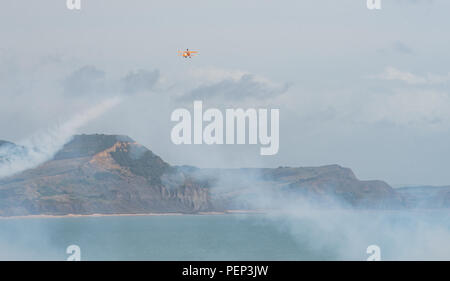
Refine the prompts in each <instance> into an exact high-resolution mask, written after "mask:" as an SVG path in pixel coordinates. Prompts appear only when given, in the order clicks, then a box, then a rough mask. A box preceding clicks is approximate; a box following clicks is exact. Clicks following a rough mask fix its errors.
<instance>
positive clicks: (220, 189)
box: [0, 135, 404, 216]
mask: <svg viewBox="0 0 450 281" xmlns="http://www.w3.org/2000/svg"><path fill="white" fill-rule="evenodd" d="M8 145H11V144H8ZM279 195H281V196H285V197H287V198H290V199H292V200H297V199H298V200H299V202H301V201H300V199H304V198H307V199H308V200H311V201H315V202H319V203H321V204H322V205H327V204H329V203H334V202H335V201H336V202H339V204H341V203H342V204H341V205H345V206H350V207H360V208H397V207H402V206H403V205H404V198H403V197H402V195H400V194H399V193H397V192H396V191H395V190H394V189H392V188H391V187H390V186H389V185H387V184H386V183H384V182H381V181H360V180H358V179H357V178H356V177H355V175H354V174H353V172H352V171H351V170H350V169H347V168H343V167H340V166H338V165H330V166H323V167H309V168H308V167H307V168H290V167H280V168H277V169H198V168H195V167H185V166H183V167H175V166H171V165H169V164H168V163H166V162H164V161H163V160H162V159H161V158H160V157H159V156H157V155H155V154H154V153H153V152H152V151H150V150H148V149H147V148H145V147H144V146H142V145H140V144H138V143H136V142H135V141H134V140H132V139H131V138H129V137H127V136H118V135H78V136H75V137H74V138H73V140H72V141H71V142H69V143H67V144H66V145H65V146H64V147H63V149H62V150H61V151H59V152H58V153H57V154H56V155H55V156H54V158H53V159H52V160H51V161H47V162H45V163H44V164H42V165H40V166H38V167H35V168H33V169H29V170H27V171H25V172H22V173H20V174H17V175H14V176H10V177H7V178H2V179H0V216H18V215H33V214H49V215H66V214H95V213H99V214H119V213H126V214H135V213H151V212H157V213H170V212H182V213H197V212H203V211H222V210H225V209H230V208H244V209H252V208H255V207H258V205H257V204H253V203H254V201H255V200H261V198H262V197H264V196H266V199H267V196H268V197H271V196H279Z"/></svg>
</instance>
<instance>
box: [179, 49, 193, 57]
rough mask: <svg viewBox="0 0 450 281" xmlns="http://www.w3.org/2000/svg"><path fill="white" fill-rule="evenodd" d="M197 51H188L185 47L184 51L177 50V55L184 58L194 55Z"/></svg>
mask: <svg viewBox="0 0 450 281" xmlns="http://www.w3.org/2000/svg"><path fill="white" fill-rule="evenodd" d="M197 53H198V52H197V51H189V49H186V51H178V55H179V56H182V57H184V58H191V57H192V56H195V54H197Z"/></svg>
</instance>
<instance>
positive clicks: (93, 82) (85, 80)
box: [63, 65, 106, 95]
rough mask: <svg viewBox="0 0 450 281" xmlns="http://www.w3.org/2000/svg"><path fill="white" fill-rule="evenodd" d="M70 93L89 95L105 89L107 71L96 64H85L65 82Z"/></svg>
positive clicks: (65, 89)
mask: <svg viewBox="0 0 450 281" xmlns="http://www.w3.org/2000/svg"><path fill="white" fill-rule="evenodd" d="M63 86H64V92H65V93H66V94H69V95H89V94H94V93H99V92H104V91H105V86H106V81H105V72H104V71H102V70H99V69H98V68H96V67H95V66H92V65H86V66H83V67H81V68H79V69H77V70H76V71H74V72H73V73H72V74H70V75H69V76H68V77H67V78H66V79H65V80H64V82H63Z"/></svg>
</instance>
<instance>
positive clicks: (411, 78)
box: [372, 66, 450, 85]
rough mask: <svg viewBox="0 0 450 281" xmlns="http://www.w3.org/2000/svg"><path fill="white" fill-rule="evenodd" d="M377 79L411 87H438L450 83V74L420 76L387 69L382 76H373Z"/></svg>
mask: <svg viewBox="0 0 450 281" xmlns="http://www.w3.org/2000/svg"><path fill="white" fill-rule="evenodd" d="M372 77H373V78H376V79H381V80H389V81H401V82H404V83H406V84H410V85H425V84H428V85H436V84H443V83H446V82H449V81H450V73H448V74H447V75H436V74H430V73H428V74H427V75H424V76H420V75H416V74H413V73H411V72H407V71H401V70H399V69H397V68H395V67H392V66H389V67H387V68H386V69H385V70H384V71H383V72H382V73H381V74H378V75H374V76H372Z"/></svg>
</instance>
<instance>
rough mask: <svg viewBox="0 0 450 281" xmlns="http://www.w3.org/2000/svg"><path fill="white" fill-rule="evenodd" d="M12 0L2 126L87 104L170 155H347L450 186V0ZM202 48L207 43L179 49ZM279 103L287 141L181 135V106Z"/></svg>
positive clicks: (58, 115) (5, 134)
mask: <svg viewBox="0 0 450 281" xmlns="http://www.w3.org/2000/svg"><path fill="white" fill-rule="evenodd" d="M81 2H82V9H81V11H71V10H68V9H67V8H66V6H65V1H64V0H46V1H25V0H3V1H2V2H1V7H0V94H1V97H2V99H1V101H2V102H1V103H0V128H1V130H0V139H5V140H10V141H15V142H18V141H21V140H24V139H27V138H28V137H29V136H30V135H33V134H35V133H39V132H41V131H45V130H47V129H48V128H50V127H52V126H54V125H55V124H58V123H59V122H63V121H64V120H67V119H69V118H71V116H73V115H75V114H77V113H79V112H80V111H82V110H83V109H85V108H88V107H89V106H91V105H93V104H95V103H99V102H103V101H105V100H108V99H111V98H114V97H116V96H121V97H123V98H122V102H121V103H120V104H119V105H117V106H116V107H114V108H113V109H111V110H110V111H108V112H107V113H106V114H104V115H102V116H101V117H100V118H98V119H96V120H93V121H92V122H90V123H88V124H87V125H86V126H84V127H83V128H81V129H79V133H117V134H126V135H129V136H130V137H132V138H134V139H135V140H137V141H138V142H140V143H142V144H144V145H146V146H147V147H148V148H149V149H151V150H152V151H153V152H155V153H156V154H158V155H160V156H161V157H162V158H163V159H164V160H166V161H168V162H169V163H171V164H190V165H196V166H200V167H263V166H264V167H277V166H316V165H326V164H334V163H336V164H340V165H343V166H346V167H350V168H352V169H353V170H354V171H355V173H356V175H357V176H358V177H359V178H361V179H382V180H386V181H387V182H388V183H390V184H393V185H399V184H450V173H449V172H448V168H449V167H450V145H449V143H450V133H449V129H450V92H449V90H450V55H449V52H448V50H450V36H449V35H450V31H449V28H450V18H449V17H448V14H449V12H450V1H446V0H434V1H432V0H429V1H426V0H422V1H420V0H415V1H413V0H409V1H408V0H403V1H402V0H382V10H379V11H373V10H368V9H367V8H366V0H341V1H336V0H326V1H325V0H320V1H319V0H314V1H312V0H310V1H300V0H292V1H273V0H271V1H268V0H239V1H238V0H226V1H225V0H215V1H212V0H190V1H150V0H145V1H144V0H142V1H137V0H135V1H133V0H131V1H125V0H122V1H118V0H81ZM186 48H189V49H191V50H198V51H199V52H200V54H199V55H198V56H197V57H195V58H192V59H188V60H186V59H183V58H181V57H179V56H177V51H178V50H183V49H186ZM194 97H197V98H198V97H201V98H202V100H203V104H204V107H205V108H208V107H217V108H219V109H222V110H224V109H225V108H230V107H233V108H236V107H243V108H246V107H252V108H260V107H267V108H279V109H280V150H279V153H278V154H277V155H275V156H260V155H259V146H258V145H254V146H249V145H215V146H207V145H182V146H176V145H174V144H172V142H171V140H170V131H171V129H172V127H173V126H174V123H172V122H170V115H171V113H172V111H173V110H174V109H176V108H179V107H187V108H192V99H193V98H194Z"/></svg>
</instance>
